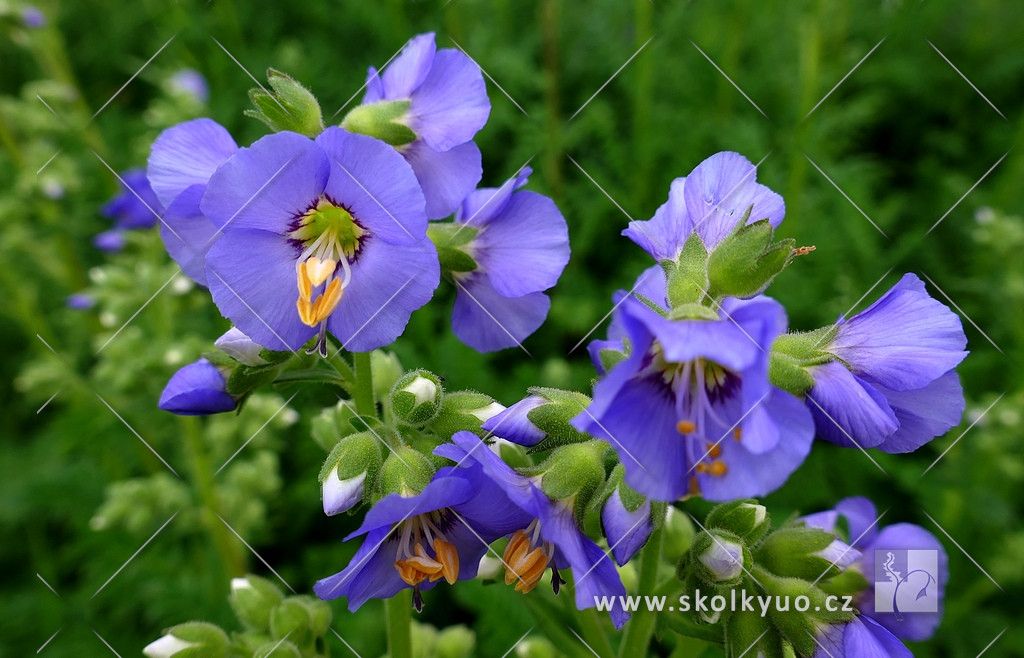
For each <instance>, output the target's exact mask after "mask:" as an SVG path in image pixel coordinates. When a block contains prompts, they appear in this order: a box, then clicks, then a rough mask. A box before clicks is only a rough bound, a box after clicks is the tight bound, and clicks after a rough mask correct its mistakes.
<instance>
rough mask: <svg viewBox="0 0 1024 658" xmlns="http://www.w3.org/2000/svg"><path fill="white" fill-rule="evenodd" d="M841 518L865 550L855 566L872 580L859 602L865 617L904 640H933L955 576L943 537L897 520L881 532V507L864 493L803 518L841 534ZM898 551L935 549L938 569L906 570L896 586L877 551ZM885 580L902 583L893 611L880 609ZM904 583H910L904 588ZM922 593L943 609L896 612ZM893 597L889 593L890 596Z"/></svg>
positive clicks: (853, 542)
mask: <svg viewBox="0 0 1024 658" xmlns="http://www.w3.org/2000/svg"><path fill="white" fill-rule="evenodd" d="M839 517H843V518H845V519H846V523H847V527H848V529H849V535H850V536H849V540H850V543H851V545H852V546H853V547H854V548H855V549H857V550H858V551H860V554H861V557H860V561H859V563H858V565H857V566H856V567H854V568H857V569H858V570H859V571H860V572H861V573H862V574H863V575H864V576H865V577H866V578H867V579H868V581H869V583H870V586H869V587H868V589H867V590H865V591H864V592H863V593H862V594H861V595H860V596H859V597H858V598H857V600H856V607H857V609H858V610H859V611H860V613H861V615H862V618H870V619H871V620H873V621H874V622H876V623H878V624H880V625H881V626H882V627H884V628H885V629H886V630H888V631H889V632H891V633H892V634H893V635H895V636H896V637H899V638H901V639H905V640H913V641H918V642H919V641H922V640H927V639H928V638H930V637H931V636H932V635H933V634H934V633H935V629H936V628H937V627H938V625H939V622H940V621H941V620H942V607H943V595H944V592H945V588H946V582H947V580H948V579H949V569H948V558H947V556H946V550H945V549H944V548H943V546H942V544H941V543H940V542H939V540H938V539H936V538H935V536H934V535H933V534H931V533H930V532H928V531H927V530H925V529H924V528H922V527H921V526H918V525H914V524H911V523H897V524H894V525H891V526H888V527H886V528H883V529H881V530H879V529H878V527H877V526H876V523H877V521H878V514H877V510H876V509H875V505H874V504H873V503H872V502H871V501H870V500H868V499H867V498H863V497H855V498H845V499H843V500H841V501H840V502H839V504H837V505H836V506H835V509H834V510H829V511H826V512H819V513H817V514H811V515H809V516H805V517H803V519H802V521H803V522H804V524H805V525H807V526H809V527H812V528H820V529H822V530H825V531H826V532H832V533H836V532H837V523H838V520H839ZM896 551H934V552H935V553H936V556H937V557H936V562H937V563H936V569H937V573H925V572H923V571H920V570H911V571H908V572H907V573H900V574H899V578H898V579H897V580H899V582H898V583H896V584H895V585H893V584H891V583H889V582H888V581H890V580H892V579H890V578H889V577H888V576H887V575H885V574H882V573H877V572H876V556H875V553H876V552H879V553H881V554H882V557H883V558H884V557H886V556H887V555H888V554H889V553H892V552H896ZM881 583H885V584H886V586H887V587H890V588H891V587H896V591H895V592H893V599H892V600H893V601H895V602H896V606H891V607H893V608H894V611H893V612H880V611H878V610H876V608H875V597H876V588H877V587H878V585H879V584H881ZM902 585H905V587H902V588H900V587H899V586H902ZM901 589H902V592H903V596H901V597H900V598H897V597H896V595H897V594H899V592H900V591H901ZM919 593H921V594H923V595H929V596H931V597H933V598H934V599H936V600H937V603H938V610H937V611H936V612H899V613H897V612H895V610H897V609H898V606H899V601H906V600H915V598H914V597H915V596H917V598H918V599H920V598H921V596H918V594H919ZM888 596H889V595H888V591H886V593H885V597H886V599H887V600H888ZM904 596H905V597H907V598H904Z"/></svg>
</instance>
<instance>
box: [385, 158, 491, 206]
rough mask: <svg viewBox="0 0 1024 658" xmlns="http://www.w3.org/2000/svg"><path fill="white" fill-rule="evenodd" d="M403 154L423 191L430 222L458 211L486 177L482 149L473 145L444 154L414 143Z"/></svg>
mask: <svg viewBox="0 0 1024 658" xmlns="http://www.w3.org/2000/svg"><path fill="white" fill-rule="evenodd" d="M401 153H402V156H403V157H404V158H405V161H406V162H408V163H409V166H411V167H412V170H413V172H414V173H415V174H416V179H417V180H418V181H419V183H420V187H422V188H423V196H424V198H425V199H426V204H427V205H426V214H427V219H442V218H444V217H447V216H448V215H450V214H452V213H453V212H455V210H456V209H457V208H458V207H459V204H460V203H462V200H463V199H465V198H466V196H467V195H468V194H469V193H470V192H472V191H473V188H475V187H476V185H477V183H479V182H480V177H481V176H482V175H483V167H482V165H481V156H480V149H479V148H477V145H476V144H475V143H473V142H466V143H465V144H461V145H459V146H456V147H455V148H452V149H449V150H447V151H443V152H442V151H435V150H433V149H431V148H430V147H429V146H427V145H426V144H424V143H423V142H421V141H415V142H412V143H411V144H409V145H408V146H406V147H404V148H403V149H402V152H401Z"/></svg>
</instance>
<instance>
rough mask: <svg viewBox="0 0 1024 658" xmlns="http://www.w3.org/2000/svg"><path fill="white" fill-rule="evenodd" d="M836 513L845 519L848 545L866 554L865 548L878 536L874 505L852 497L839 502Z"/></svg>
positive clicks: (876, 512)
mask: <svg viewBox="0 0 1024 658" xmlns="http://www.w3.org/2000/svg"><path fill="white" fill-rule="evenodd" d="M836 512H838V513H839V514H841V515H842V516H843V517H844V518H845V519H846V527H847V529H848V530H849V532H850V536H849V540H850V543H851V544H852V545H853V547H854V548H857V549H860V550H862V551H864V552H865V553H866V552H867V548H865V547H866V546H868V544H870V543H872V542H873V541H874V540H875V537H876V536H877V535H878V510H877V509H875V504H874V503H872V502H871V501H870V500H868V499H867V498H865V497H863V496H853V497H851V498H844V499H842V500H841V501H839V503H838V504H837V505H836Z"/></svg>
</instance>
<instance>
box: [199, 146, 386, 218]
mask: <svg viewBox="0 0 1024 658" xmlns="http://www.w3.org/2000/svg"><path fill="white" fill-rule="evenodd" d="M403 164H404V163H403ZM329 173H330V164H329V162H328V159H327V155H326V154H325V153H324V152H323V150H322V149H321V148H319V147H318V146H317V145H316V144H315V143H313V140H311V139H309V138H308V137H303V136H302V135H298V134H296V133H291V132H279V133H274V134H272V135H267V136H266V137H262V138H261V139H259V140H257V141H256V142H255V143H254V144H253V145H252V146H250V147H248V148H243V149H239V150H238V151H236V152H235V154H234V155H232V156H231V157H230V158H228V159H227V161H225V162H224V164H222V165H221V166H220V167H219V168H218V169H217V171H216V172H214V174H213V176H212V177H211V178H210V181H209V184H208V185H207V187H206V194H204V195H203V200H202V202H201V203H200V208H201V209H202V211H203V214H204V215H206V216H207V217H209V218H210V221H211V222H213V224H214V225H215V226H217V227H219V228H223V229H226V230H237V229H260V230H264V231H273V232H275V233H280V234H284V233H286V232H288V231H290V230H291V229H292V228H293V224H294V222H295V221H296V219H297V218H298V217H300V216H301V215H302V214H303V213H305V212H306V211H307V210H308V209H309V208H310V207H311V206H312V205H313V204H314V203H315V202H316V201H317V200H318V199H319V198H320V195H321V194H322V193H323V191H324V186H325V185H326V184H327V177H328V175H329ZM202 182H205V181H202Z"/></svg>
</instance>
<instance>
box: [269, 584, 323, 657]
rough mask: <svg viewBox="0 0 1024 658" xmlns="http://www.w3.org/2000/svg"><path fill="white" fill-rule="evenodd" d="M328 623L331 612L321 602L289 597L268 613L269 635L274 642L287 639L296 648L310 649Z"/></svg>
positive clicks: (308, 598) (305, 597) (307, 597)
mask: <svg viewBox="0 0 1024 658" xmlns="http://www.w3.org/2000/svg"><path fill="white" fill-rule="evenodd" d="M330 623H331V610H330V608H329V607H328V606H327V604H326V603H324V602H323V601H319V600H317V599H314V598H312V597H310V596H289V597H288V598H286V599H285V600H284V601H282V602H281V604H280V605H278V606H277V607H276V608H274V610H273V612H271V613H270V634H271V636H272V637H273V638H274V639H276V640H281V639H284V638H287V639H288V641H289V642H291V643H292V644H294V645H295V646H297V647H312V646H313V645H314V643H315V641H316V638H318V637H320V636H321V635H323V634H324V633H326V632H327V628H328V626H329V625H330Z"/></svg>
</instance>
